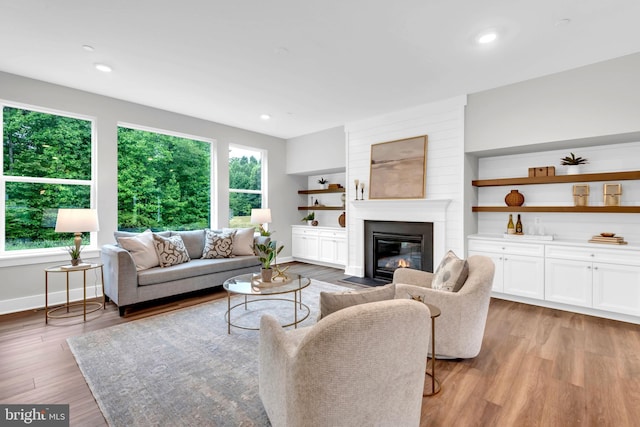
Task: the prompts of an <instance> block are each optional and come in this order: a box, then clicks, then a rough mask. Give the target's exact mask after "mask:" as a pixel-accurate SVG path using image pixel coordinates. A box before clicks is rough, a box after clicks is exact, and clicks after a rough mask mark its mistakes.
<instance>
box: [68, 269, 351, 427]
mask: <svg viewBox="0 0 640 427" xmlns="http://www.w3.org/2000/svg"><path fill="white" fill-rule="evenodd" d="M345 289H346V288H343V287H341V286H336V285H332V284H329V283H325V282H320V281H317V280H313V281H312V283H311V285H310V286H308V287H307V288H306V289H304V290H303V291H302V301H303V303H305V304H306V305H308V306H309V308H310V315H309V317H308V318H307V319H305V320H304V322H303V323H301V324H300V325H299V327H301V326H309V325H312V324H314V323H315V322H316V319H317V315H318V299H319V295H320V292H321V291H343V290H345ZM287 296H288V295H287ZM242 301H244V297H242V296H233V297H232V299H231V303H232V304H234V303H236V304H237V303H239V302H242ZM292 305H293V303H292V302H284V301H273V302H260V303H253V304H249V306H248V309H247V310H246V311H245V310H244V307H239V308H238V309H236V310H235V311H234V312H233V314H232V320H233V321H234V322H236V320H237V321H238V322H239V324H241V325H244V326H257V325H259V322H260V317H261V316H262V315H263V314H264V313H265V312H270V313H272V314H275V315H276V316H277V317H279V318H282V319H283V320H282V321H283V322H286V321H287V320H288V319H287V317H289V318H290V316H292V314H293V307H292ZM226 310H227V299H226V298H222V299H220V300H216V301H212V302H209V303H204V304H201V305H198V306H195V307H190V308H185V309H182V310H179V311H175V312H171V313H167V314H161V315H158V316H154V317H150V318H146V319H141V320H136V321H133V322H128V323H124V324H121V325H117V326H112V327H110V328H106V329H102V330H98V331H94V332H90V333H87V334H84V335H81V336H77V337H71V338H69V339H68V340H67V341H68V343H69V346H70V348H71V351H72V352H73V354H74V356H75V358H76V361H77V363H78V366H79V367H80V370H81V371H82V374H83V375H84V377H85V379H86V381H87V384H88V385H89V387H90V389H91V391H92V393H93V395H94V397H95V399H96V401H97V402H98V405H99V407H100V409H101V410H102V413H103V414H104V417H105V419H106V420H107V423H108V424H109V425H110V426H113V427H121V426H122V427H124V426H126V427H133V426H145V427H147V426H234V427H237V426H247V427H249V426H268V425H270V423H269V420H268V418H267V414H266V412H265V411H264V407H263V406H262V402H261V401H260V397H259V395H258V340H259V331H250V330H244V329H239V328H232V330H231V335H228V334H227V324H226V321H225V312H226ZM290 328H291V327H290ZM290 328H288V329H290Z"/></svg>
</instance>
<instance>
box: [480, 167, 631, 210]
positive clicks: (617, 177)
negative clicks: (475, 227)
mask: <svg viewBox="0 0 640 427" xmlns="http://www.w3.org/2000/svg"><path fill="white" fill-rule="evenodd" d="M631 179H640V171H628V172H603V173H583V174H579V175H559V176H538V177H526V178H498V179H477V180H474V181H471V184H472V185H473V186H474V187H499V186H502V185H531V184H560V183H565V182H593V181H627V180H631ZM594 207H596V206H594ZM478 212H479V211H478ZM538 212H541V211H538ZM603 212H605V211H603Z"/></svg>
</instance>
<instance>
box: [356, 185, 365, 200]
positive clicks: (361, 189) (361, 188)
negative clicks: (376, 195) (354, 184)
mask: <svg viewBox="0 0 640 427" xmlns="http://www.w3.org/2000/svg"><path fill="white" fill-rule="evenodd" d="M360 194H361V197H360V200H364V182H361V183H360ZM357 195H358V190H356V197H357Z"/></svg>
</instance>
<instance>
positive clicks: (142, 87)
mask: <svg viewBox="0 0 640 427" xmlns="http://www.w3.org/2000/svg"><path fill="white" fill-rule="evenodd" d="M565 18H568V19H570V20H571V22H570V23H569V24H568V25H557V22H558V21H559V20H561V19H565ZM639 20H640V1H639V0H536V1H531V0H529V1H527V0H482V1H480V0H394V1H388V0H387V1H382V0H225V1H221V0H180V1H176V0H104V1H97V0H58V1H51V0H0V70H2V71H6V72H9V73H14V74H19V75H23V76H27V77H32V78H36V79H40V80H44V81H48V82H52V83H57V84H61V85H65V86H70V87H73V88H77V89H82V90H86V91H89V92H94V93H98V94H102V95H107V96H111V97H115V98H119V99H124V100H127V101H132V102H137V103H140V104H144V105H149V106H153V107H157V108H162V109H165V110H170V111H174V112H178V113H183V114H187V115H190V116H195V117H200V118H203V119H208V120H212V121H215V122H219V123H224V124H228V125H232V126H237V127H240V128H244V129H250V130H254V131H257V132H261V133H265V134H269V135H274V136H278V137H283V138H290V137H295V136H299V135H304V134H307V133H311V132H315V131H319V130H323V129H327V128H331V127H335V126H339V125H342V124H344V123H346V122H349V121H353V120H358V119H362V118H367V117H371V116H375V115H379V114H383V113H386V112H390V111H396V110H400V109H403V108H407V107H411V106H415V105H419V104H424V103H428V102H432V101H437V100H440V99H444V98H449V97H452V96H457V95H463V94H469V93H474V92H478V91H481V90H486V89H490V88H494V87H498V86H503V85H506V84H510V83H514V82H518V81H522V80H527V79H531V78H534V77H538V76H542V75H546V74H551V73H555V72H558V71H563V70H567V69H571V68H576V67H579V66H583V65H587V64H591V63H595V62H600V61H604V60H607V59H611V58H615V57H618V56H623V55H627V54H631V53H635V52H640V25H638V21H639ZM487 28H495V29H497V30H498V32H499V33H500V38H499V39H498V41H497V42H495V43H494V44H493V45H491V46H478V45H476V44H475V43H474V37H475V36H476V35H477V33H479V32H480V31H482V30H485V29H487ZM83 45H91V46H93V47H94V48H95V50H94V51H93V52H88V51H86V50H84V49H83V48H82V46H83ZM96 62H103V63H106V64H108V65H110V66H112V67H113V72H112V73H110V74H104V73H101V72H99V71H96V70H95V69H94V67H93V64H94V63H96ZM262 113H268V114H270V115H271V116H272V119H271V120H269V121H262V120H261V119H260V118H259V116H260V114H262Z"/></svg>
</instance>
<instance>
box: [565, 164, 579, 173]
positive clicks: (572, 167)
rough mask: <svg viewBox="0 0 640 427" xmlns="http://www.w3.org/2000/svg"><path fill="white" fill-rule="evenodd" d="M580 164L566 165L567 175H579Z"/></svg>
mask: <svg viewBox="0 0 640 427" xmlns="http://www.w3.org/2000/svg"><path fill="white" fill-rule="evenodd" d="M580 169H581V168H580V165H567V175H579V174H580Z"/></svg>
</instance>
